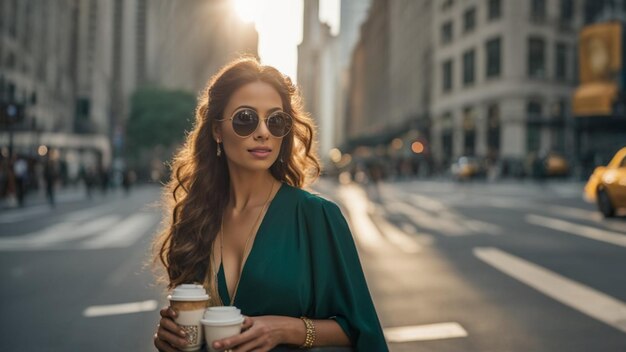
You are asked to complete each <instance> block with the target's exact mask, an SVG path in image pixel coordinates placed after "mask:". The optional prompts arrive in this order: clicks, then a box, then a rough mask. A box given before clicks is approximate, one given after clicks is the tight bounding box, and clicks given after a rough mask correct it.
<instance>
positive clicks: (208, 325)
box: [200, 306, 244, 352]
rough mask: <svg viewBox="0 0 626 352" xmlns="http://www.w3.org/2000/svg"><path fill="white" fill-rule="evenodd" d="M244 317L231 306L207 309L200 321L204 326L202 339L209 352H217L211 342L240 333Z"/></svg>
mask: <svg viewBox="0 0 626 352" xmlns="http://www.w3.org/2000/svg"><path fill="white" fill-rule="evenodd" d="M243 320H244V317H243V315H241V310H239V309H237V308H236V307H232V306H224V307H209V308H207V309H206V310H205V312H204V317H203V318H202V320H201V321H200V322H201V323H202V325H203V326H204V339H205V340H206V343H207V346H208V347H209V351H210V352H217V350H216V349H214V348H213V342H215V341H216V340H220V339H224V338H227V337H231V336H235V335H238V334H239V333H241V327H242V326H243Z"/></svg>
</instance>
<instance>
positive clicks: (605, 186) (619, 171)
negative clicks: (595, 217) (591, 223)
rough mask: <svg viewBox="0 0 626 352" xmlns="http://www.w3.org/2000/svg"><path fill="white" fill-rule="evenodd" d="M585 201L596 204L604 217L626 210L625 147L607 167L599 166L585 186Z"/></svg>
mask: <svg viewBox="0 0 626 352" xmlns="http://www.w3.org/2000/svg"><path fill="white" fill-rule="evenodd" d="M585 199H586V200H587V201H588V202H596V203H597V204H598V209H599V210H600V212H601V213H602V215H604V216H605V217H611V216H614V215H615V211H616V210H617V209H619V208H626V147H624V148H622V149H620V150H619V151H618V152H617V153H616V154H615V156H614V157H613V159H611V162H610V163H609V164H608V165H607V166H599V167H597V168H596V169H595V170H594V171H593V174H592V175H591V177H589V181H587V184H586V185H585Z"/></svg>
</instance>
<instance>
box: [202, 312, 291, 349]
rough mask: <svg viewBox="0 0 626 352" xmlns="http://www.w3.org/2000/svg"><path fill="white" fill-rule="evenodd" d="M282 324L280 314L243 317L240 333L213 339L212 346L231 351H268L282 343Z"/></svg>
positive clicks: (282, 319) (282, 318)
mask: <svg viewBox="0 0 626 352" xmlns="http://www.w3.org/2000/svg"><path fill="white" fill-rule="evenodd" d="M283 326H284V317H280V316H260V317H245V319H244V321H243V328H242V333H241V334H239V335H235V336H232V337H228V338H225V339H221V340H217V341H213V348H215V349H217V350H220V351H223V350H230V351H233V352H246V351H255V352H257V351H259V352H265V351H270V350H271V349H272V348H274V347H276V346H277V345H279V344H281V343H283V339H284V336H283V332H282V329H281V328H282V327H283Z"/></svg>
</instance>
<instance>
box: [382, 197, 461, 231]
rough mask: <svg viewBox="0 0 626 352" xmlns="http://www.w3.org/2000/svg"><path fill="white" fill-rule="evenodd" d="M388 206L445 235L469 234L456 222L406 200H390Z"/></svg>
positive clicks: (426, 227)
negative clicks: (412, 204) (418, 207)
mask: <svg viewBox="0 0 626 352" xmlns="http://www.w3.org/2000/svg"><path fill="white" fill-rule="evenodd" d="M387 208H388V209H389V210H391V211H396V212H399V213H402V214H404V215H405V216H406V217H407V218H409V219H410V220H411V221H413V222H415V224H417V225H418V226H419V227H420V228H425V229H427V230H430V231H437V232H439V233H441V234H443V235H445V236H463V235H467V234H468V232H467V231H466V230H464V229H463V227H462V226H461V225H459V224H457V223H456V222H452V221H442V220H441V219H439V218H438V217H437V216H434V215H432V214H430V213H428V212H426V211H423V210H421V209H417V208H415V207H413V206H411V205H409V204H407V203H405V202H400V201H396V202H389V203H387Z"/></svg>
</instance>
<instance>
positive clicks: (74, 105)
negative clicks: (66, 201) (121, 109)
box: [0, 0, 110, 173]
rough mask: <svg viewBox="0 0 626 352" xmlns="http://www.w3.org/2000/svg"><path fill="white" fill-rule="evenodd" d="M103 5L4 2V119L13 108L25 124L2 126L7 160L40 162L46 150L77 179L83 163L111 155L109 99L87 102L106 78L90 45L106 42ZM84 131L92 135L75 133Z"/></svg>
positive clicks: (56, 0) (0, 99)
mask: <svg viewBox="0 0 626 352" xmlns="http://www.w3.org/2000/svg"><path fill="white" fill-rule="evenodd" d="M105 2H106V1H101V2H100V3H105ZM96 6H97V5H96V4H95V1H92V2H88V1H78V0H52V1H43V2H42V1H35V0H25V1H2V2H0V7H1V8H0V17H1V18H0V103H1V105H2V110H3V115H8V111H9V110H11V108H10V107H11V106H14V107H18V109H17V110H15V111H17V112H18V114H17V115H16V117H19V119H17V121H14V123H12V124H10V125H9V124H2V125H1V126H0V146H1V147H2V155H3V157H8V156H9V154H13V155H16V154H19V155H23V156H37V154H38V151H39V146H40V145H46V146H48V147H53V148H55V149H57V150H58V151H59V152H60V157H61V158H62V159H63V160H65V161H67V162H68V167H69V172H70V173H72V172H73V173H77V172H78V165H79V164H80V163H81V162H82V160H81V159H82V158H83V157H85V158H86V159H89V160H94V159H96V158H104V159H105V160H106V159H107V158H108V157H109V156H110V148H109V143H108V138H107V136H106V135H104V134H102V133H100V131H102V130H104V129H106V124H107V116H106V107H105V108H101V107H102V106H108V101H107V94H108V93H102V92H99V93H97V94H96V95H97V97H98V99H96V100H97V103H96V104H95V105H96V107H97V108H96V109H90V108H88V106H89V105H90V104H89V102H86V100H89V99H90V97H91V95H92V92H93V91H94V90H97V89H102V86H101V85H99V84H100V81H98V80H100V79H102V78H103V77H102V76H100V75H99V74H101V73H102V72H101V71H98V72H97V74H96V73H94V71H95V70H96V67H95V66H94V65H95V62H96V61H97V60H99V57H98V55H99V54H101V52H99V51H98V50H99V48H98V47H97V46H95V45H94V44H93V43H92V44H89V43H88V42H89V41H93V42H96V43H97V39H99V38H102V37H103V36H104V35H105V33H104V31H105V29H104V28H103V27H100V26H99V23H98V21H97V18H98V15H97V11H98V10H97V8H96ZM94 39H95V40H94ZM92 73H94V75H95V76H94V77H92V76H91V74H92ZM96 81H97V83H96V85H93V83H94V82H96ZM102 84H104V85H106V84H107V83H106V82H105V83H102ZM105 90H106V89H105ZM81 109H82V110H81ZM92 111H97V112H95V113H92ZM92 114H93V115H92ZM90 119H91V120H90ZM88 121H92V122H93V123H87V122H88ZM86 126H89V127H88V128H87V127H86ZM77 128H78V129H79V130H81V132H85V133H89V135H77V134H75V131H76V129H77Z"/></svg>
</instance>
